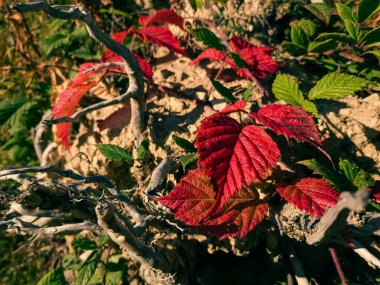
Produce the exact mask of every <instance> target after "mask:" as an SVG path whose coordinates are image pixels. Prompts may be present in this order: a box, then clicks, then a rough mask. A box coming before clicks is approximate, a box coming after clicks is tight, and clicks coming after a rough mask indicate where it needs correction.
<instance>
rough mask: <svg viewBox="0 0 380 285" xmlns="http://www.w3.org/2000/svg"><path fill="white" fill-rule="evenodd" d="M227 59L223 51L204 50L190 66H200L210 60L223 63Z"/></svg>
mask: <svg viewBox="0 0 380 285" xmlns="http://www.w3.org/2000/svg"><path fill="white" fill-rule="evenodd" d="M225 58H226V54H225V52H223V51H220V50H217V49H214V48H209V49H206V50H204V51H203V52H201V53H200V55H198V57H197V58H196V59H194V60H193V61H192V62H190V64H199V62H200V61H201V60H203V59H208V60H210V61H216V60H218V61H223V60H224V59H225Z"/></svg>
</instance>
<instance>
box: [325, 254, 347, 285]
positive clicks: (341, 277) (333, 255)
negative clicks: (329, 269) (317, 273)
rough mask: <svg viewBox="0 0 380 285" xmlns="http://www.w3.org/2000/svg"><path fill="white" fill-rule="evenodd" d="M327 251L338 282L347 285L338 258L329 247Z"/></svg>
mask: <svg viewBox="0 0 380 285" xmlns="http://www.w3.org/2000/svg"><path fill="white" fill-rule="evenodd" d="M329 251H330V254H331V257H332V259H333V261H334V264H335V268H336V271H338V274H339V277H340V280H341V281H342V284H343V285H347V284H348V283H347V279H346V276H344V272H343V270H342V266H341V265H340V262H339V259H338V256H337V255H336V252H335V249H334V248H332V247H329Z"/></svg>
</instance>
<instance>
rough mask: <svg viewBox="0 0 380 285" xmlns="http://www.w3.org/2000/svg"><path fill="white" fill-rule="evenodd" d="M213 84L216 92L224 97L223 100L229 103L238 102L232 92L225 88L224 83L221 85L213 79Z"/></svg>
mask: <svg viewBox="0 0 380 285" xmlns="http://www.w3.org/2000/svg"><path fill="white" fill-rule="evenodd" d="M210 80H211V83H212V86H214V88H215V90H216V91H218V93H219V94H220V95H222V96H223V98H224V99H225V100H226V101H227V102H229V103H235V102H236V101H237V99H236V98H235V97H234V95H233V94H232V91H231V90H230V89H229V88H227V87H225V86H224V85H223V84H222V83H220V82H219V81H216V80H213V79H211V78H210Z"/></svg>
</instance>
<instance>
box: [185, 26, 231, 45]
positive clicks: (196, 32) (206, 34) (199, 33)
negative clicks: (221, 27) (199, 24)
mask: <svg viewBox="0 0 380 285" xmlns="http://www.w3.org/2000/svg"><path fill="white" fill-rule="evenodd" d="M189 32H190V33H191V34H192V35H193V36H194V37H195V38H196V39H197V40H198V41H200V42H202V43H203V44H204V45H206V46H207V47H209V48H215V49H217V50H225V49H226V47H225V46H224V45H223V44H222V43H221V42H220V40H219V38H218V37H217V36H216V35H215V34H214V33H213V32H212V31H210V30H209V29H207V28H199V29H189Z"/></svg>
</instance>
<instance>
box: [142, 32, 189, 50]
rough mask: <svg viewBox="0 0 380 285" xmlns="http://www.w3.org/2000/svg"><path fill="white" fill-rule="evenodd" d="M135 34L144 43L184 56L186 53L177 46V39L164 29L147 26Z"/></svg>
mask: <svg viewBox="0 0 380 285" xmlns="http://www.w3.org/2000/svg"><path fill="white" fill-rule="evenodd" d="M135 33H136V34H137V35H138V36H139V37H141V38H142V39H143V40H144V41H149V42H151V43H153V44H156V45H158V46H164V47H167V48H168V49H170V50H172V51H175V52H178V53H180V54H183V55H186V52H185V51H184V50H182V48H181V46H180V45H179V41H178V39H177V38H176V37H175V36H174V35H173V34H172V32H171V31H170V30H169V29H168V28H166V27H158V26H149V27H146V28H142V29H138V30H137V31H135Z"/></svg>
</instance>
